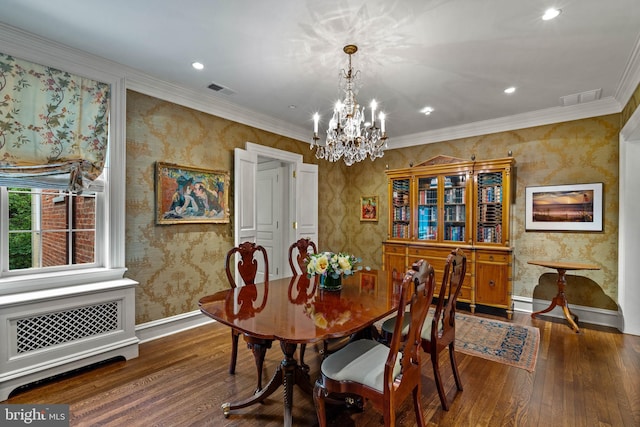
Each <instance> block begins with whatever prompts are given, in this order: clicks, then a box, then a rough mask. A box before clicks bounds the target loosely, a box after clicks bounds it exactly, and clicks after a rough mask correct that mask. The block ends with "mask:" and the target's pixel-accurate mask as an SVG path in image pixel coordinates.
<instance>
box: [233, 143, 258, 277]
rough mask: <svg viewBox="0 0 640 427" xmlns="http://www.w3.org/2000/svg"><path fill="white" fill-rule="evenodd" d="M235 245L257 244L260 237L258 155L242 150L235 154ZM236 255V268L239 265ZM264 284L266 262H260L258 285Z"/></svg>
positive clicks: (237, 275) (236, 151) (236, 150)
mask: <svg viewBox="0 0 640 427" xmlns="http://www.w3.org/2000/svg"><path fill="white" fill-rule="evenodd" d="M234 154H235V155H234V161H233V165H234V174H233V177H234V195H233V197H234V202H233V208H234V243H235V246H238V245H239V244H240V243H242V242H254V243H255V242H256V241H257V235H258V215H257V210H256V202H257V198H256V172H257V166H258V155H257V154H256V153H251V152H248V151H246V150H243V149H241V148H236V149H235V152H234ZM238 260H239V256H238V255H236V260H235V261H234V266H235V265H237V264H238ZM235 277H236V283H237V284H238V285H240V284H241V283H242V279H241V278H240V275H239V274H238V271H237V269H236V274H235ZM262 282H264V262H260V261H259V262H258V273H257V274H256V283H262Z"/></svg>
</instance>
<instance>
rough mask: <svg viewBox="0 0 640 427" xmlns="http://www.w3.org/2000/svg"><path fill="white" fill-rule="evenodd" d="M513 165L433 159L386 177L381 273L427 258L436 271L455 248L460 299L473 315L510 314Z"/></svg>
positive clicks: (510, 160) (511, 161) (512, 162)
mask: <svg viewBox="0 0 640 427" xmlns="http://www.w3.org/2000/svg"><path fill="white" fill-rule="evenodd" d="M514 173H515V160H514V159H513V158H511V157H508V158H503V159H493V160H463V159H457V158H453V157H446V156H437V157H434V158H432V159H430V160H427V161H425V162H423V163H420V164H418V165H416V166H413V167H410V168H404V169H395V170H389V171H387V177H388V187H389V195H388V197H389V231H388V236H387V240H386V241H385V242H384V245H383V266H384V268H385V269H387V270H393V269H395V270H397V271H404V270H406V269H407V268H408V267H409V266H410V265H411V264H412V263H413V262H414V261H416V260H418V259H420V258H425V259H426V260H427V261H429V263H430V264H431V265H433V266H434V267H436V279H437V280H439V279H438V276H439V273H441V272H438V271H437V267H438V266H439V265H444V261H445V259H446V257H447V255H448V254H449V252H451V250H452V249H454V248H456V247H460V248H462V249H463V250H464V251H465V252H466V254H467V258H468V261H467V262H468V265H467V277H466V278H465V284H464V287H463V289H462V293H461V295H460V297H459V299H458V300H459V301H461V302H466V303H468V304H469V307H470V309H471V311H472V312H474V311H475V308H476V305H486V306H492V307H497V308H502V309H505V310H506V314H507V316H508V317H509V318H511V315H512V313H513V307H512V301H511V292H512V273H513V272H512V268H513V267H512V266H513V248H512V247H511V242H510V236H509V233H510V228H511V220H510V219H511V204H512V203H513V194H512V191H513V185H512V183H513V182H515V180H514Z"/></svg>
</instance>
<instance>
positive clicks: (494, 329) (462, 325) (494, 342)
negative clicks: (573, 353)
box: [376, 307, 540, 372]
mask: <svg viewBox="0 0 640 427" xmlns="http://www.w3.org/2000/svg"><path fill="white" fill-rule="evenodd" d="M429 310H430V311H431V313H432V315H433V307H432V308H430V309H429ZM389 317H394V316H389ZM384 320H385V319H382V320H381V321H379V322H376V326H377V327H378V329H380V327H381V326H382V323H383V322H384ZM539 345H540V331H539V330H538V329H537V328H534V327H532V326H523V325H516V324H513V323H507V322H503V321H500V320H493V319H487V318H484V317H478V316H473V315H468V314H464V313H460V312H457V313H456V351H459V352H460V353H465V354H468V355H470V356H477V357H481V358H483V359H487V360H492V361H494V362H499V363H504V364H505V365H510V366H515V367H517V368H522V369H526V370H527V371H529V372H533V371H534V370H535V368H536V360H537V359H538V347H539Z"/></svg>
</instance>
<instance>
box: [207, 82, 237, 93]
mask: <svg viewBox="0 0 640 427" xmlns="http://www.w3.org/2000/svg"><path fill="white" fill-rule="evenodd" d="M207 87H208V88H209V89H211V90H213V91H215V92H218V93H223V94H225V95H233V94H234V93H235V92H234V91H232V90H231V89H229V88H226V87H224V86H220V85H219V84H217V83H211V84H210V85H209V86H207Z"/></svg>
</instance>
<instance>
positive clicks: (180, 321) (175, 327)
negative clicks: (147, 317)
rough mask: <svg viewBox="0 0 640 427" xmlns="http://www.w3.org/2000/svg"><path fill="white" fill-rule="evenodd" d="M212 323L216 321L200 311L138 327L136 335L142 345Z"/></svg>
mask: <svg viewBox="0 0 640 427" xmlns="http://www.w3.org/2000/svg"><path fill="white" fill-rule="evenodd" d="M210 322H215V320H213V319H211V318H209V317H207V316H205V315H204V314H202V313H201V312H200V310H194V311H190V312H188V313H182V314H178V315H176V316H171V317H165V318H163V319H159V320H153V321H151V322H147V323H141V324H139V325H136V335H137V337H138V339H139V340H140V344H142V343H145V342H147V341H152V340H155V339H158V338H162V337H166V336H169V335H173V334H175V333H178V332H182V331H186V330H189V329H192V328H197V327H198V326H202V325H205V324H207V323H210Z"/></svg>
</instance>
